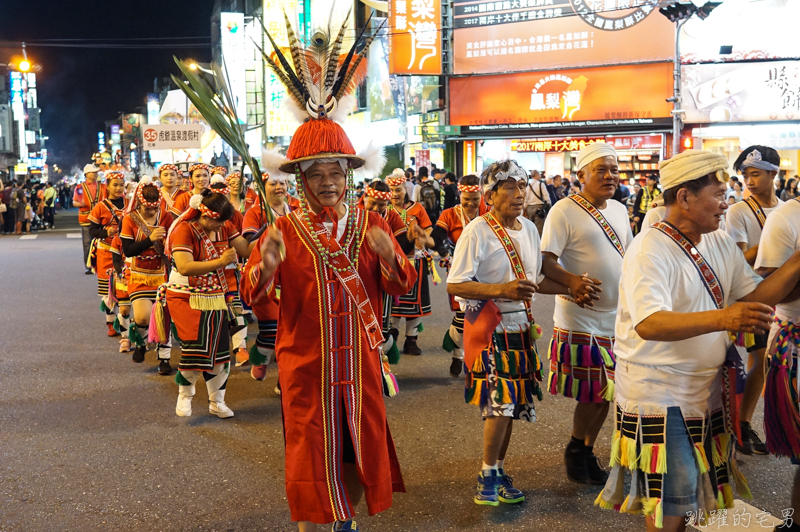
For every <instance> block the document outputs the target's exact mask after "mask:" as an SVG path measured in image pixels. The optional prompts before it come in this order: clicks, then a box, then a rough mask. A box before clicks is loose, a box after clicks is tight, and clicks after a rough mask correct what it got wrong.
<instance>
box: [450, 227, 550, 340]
mask: <svg viewBox="0 0 800 532" xmlns="http://www.w3.org/2000/svg"><path fill="white" fill-rule="evenodd" d="M517 220H519V222H520V223H521V224H522V229H520V230H518V231H514V230H512V229H508V228H506V232H507V233H508V236H510V237H511V240H512V241H513V242H514V246H516V248H517V252H518V253H519V257H520V260H521V261H522V265H523V267H524V268H525V275H526V276H527V278H528V279H529V280H531V281H534V282H536V283H539V282H541V281H542V279H544V275H542V273H541V272H542V252H541V246H540V244H539V232H538V231H537V230H536V226H535V225H534V224H533V222H531V221H530V220H528V219H527V218H525V217H524V216H520V217H519V218H517ZM515 279H516V276H515V275H514V271H513V269H512V268H511V261H510V260H509V258H508V255H507V254H506V251H505V249H503V245H502V244H501V243H500V240H499V239H498V238H497V237H496V236H495V234H494V231H492V228H491V227H489V224H488V223H487V222H486V220H484V219H483V217H478V218H476V219H475V220H473V221H472V222H470V223H469V224H468V225H467V227H466V228H465V229H464V232H463V233H461V237H459V239H458V242H457V243H456V249H455V251H454V252H453V262H452V266H451V267H450V273H449V274H448V275H447V283H448V284H459V283H466V282H469V281H477V282H479V283H487V284H500V283H509V282H511V281H514V280H515ZM534 297H535V296H534ZM533 299H534V298H531V301H533ZM456 300H457V301H458V302H459V303H460V304H461V308H462V309H464V308H466V306H467V305H468V304H470V302H469V301H468V300H466V299H462V298H459V297H457V298H456ZM494 302H495V304H497V308H499V309H500V312H501V313H503V318H502V322H501V325H500V326H501V327H506V328H509V329H512V330H519V326H520V325H524V326H527V325H528V318H527V315H526V314H525V304H524V303H523V302H522V301H511V300H508V299H495V300H494ZM506 313H508V314H506Z"/></svg>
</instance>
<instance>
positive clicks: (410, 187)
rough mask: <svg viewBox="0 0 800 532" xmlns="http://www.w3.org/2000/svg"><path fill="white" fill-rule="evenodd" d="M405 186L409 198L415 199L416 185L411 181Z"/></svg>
mask: <svg viewBox="0 0 800 532" xmlns="http://www.w3.org/2000/svg"><path fill="white" fill-rule="evenodd" d="M404 184H405V186H406V194H408V197H409V198H413V197H414V183H412V182H411V181H406V182H405V183H404Z"/></svg>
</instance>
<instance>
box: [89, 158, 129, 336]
mask: <svg viewBox="0 0 800 532" xmlns="http://www.w3.org/2000/svg"><path fill="white" fill-rule="evenodd" d="M105 177H106V191H107V194H108V197H107V198H106V199H104V200H102V201H100V202H99V203H98V204H96V205H95V206H94V207H93V208H92V211H91V212H90V213H89V216H88V217H87V221H88V222H89V224H90V225H89V236H91V237H92V238H93V239H94V240H93V241H92V247H91V250H90V252H89V253H90V255H94V259H93V262H94V270H95V272H96V273H97V295H99V296H100V297H101V298H102V302H101V304H100V310H102V311H104V312H105V313H106V325H107V326H108V335H109V336H117V335H118V334H119V333H118V332H117V331H116V330H114V305H113V304H111V301H110V300H109V297H108V279H109V275H108V270H110V269H112V268H113V267H114V260H113V257H112V256H111V241H112V240H113V239H114V235H116V234H117V233H119V228H120V225H121V224H122V215H123V211H124V208H125V198H124V197H123V193H124V192H125V177H124V176H123V175H122V174H121V173H120V172H106V175H105Z"/></svg>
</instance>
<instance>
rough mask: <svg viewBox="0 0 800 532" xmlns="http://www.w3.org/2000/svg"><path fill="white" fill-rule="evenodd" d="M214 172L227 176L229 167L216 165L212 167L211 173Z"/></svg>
mask: <svg viewBox="0 0 800 532" xmlns="http://www.w3.org/2000/svg"><path fill="white" fill-rule="evenodd" d="M214 174H222V177H225V176H226V175H228V169H227V168H225V167H224V166H215V167H214V168H212V169H211V175H214Z"/></svg>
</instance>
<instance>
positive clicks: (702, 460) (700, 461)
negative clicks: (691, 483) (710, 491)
mask: <svg viewBox="0 0 800 532" xmlns="http://www.w3.org/2000/svg"><path fill="white" fill-rule="evenodd" d="M694 454H695V458H696V459H697V467H698V468H699V469H700V472H701V473H708V469H709V466H708V459H706V453H705V451H704V450H703V448H702V447H701V446H700V444H697V443H695V444H694Z"/></svg>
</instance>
